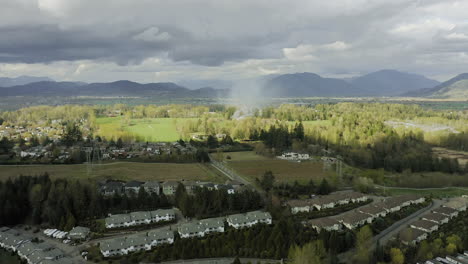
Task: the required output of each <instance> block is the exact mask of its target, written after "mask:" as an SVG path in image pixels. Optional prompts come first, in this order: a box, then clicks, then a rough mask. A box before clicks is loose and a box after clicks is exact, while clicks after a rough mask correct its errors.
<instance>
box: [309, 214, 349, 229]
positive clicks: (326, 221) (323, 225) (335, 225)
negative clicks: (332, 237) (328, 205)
mask: <svg viewBox="0 0 468 264" xmlns="http://www.w3.org/2000/svg"><path fill="white" fill-rule="evenodd" d="M305 224H306V225H308V226H310V227H312V228H313V229H315V230H316V231H317V232H320V231H321V230H322V229H324V230H327V231H338V230H341V228H342V224H341V223H340V222H339V221H338V220H336V219H334V218H331V217H322V218H317V219H312V220H309V221H307V222H306V223H305Z"/></svg>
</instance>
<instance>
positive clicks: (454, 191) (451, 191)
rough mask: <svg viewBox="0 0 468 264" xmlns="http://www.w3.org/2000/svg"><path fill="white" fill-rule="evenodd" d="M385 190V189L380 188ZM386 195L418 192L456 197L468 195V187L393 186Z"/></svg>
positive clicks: (420, 193)
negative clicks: (423, 188) (415, 187)
mask: <svg viewBox="0 0 468 264" xmlns="http://www.w3.org/2000/svg"><path fill="white" fill-rule="evenodd" d="M380 190H381V191H382V192H383V190H382V189H381V188H380ZM385 194H386V195H402V194H418V195H431V194H432V196H434V197H438V198H444V197H454V196H461V195H464V194H466V195H468V188H453V187H452V188H446V189H427V190H421V189H404V188H391V189H388V188H387V189H386V190H385Z"/></svg>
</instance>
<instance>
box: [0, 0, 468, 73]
mask: <svg viewBox="0 0 468 264" xmlns="http://www.w3.org/2000/svg"><path fill="white" fill-rule="evenodd" d="M467 10H468V0H463V1H452V0H440V1H436V0H419V1H418V0H329V1H323V0H302V1H294V0H284V1H282V0H235V1H234V0H229V1H228V0H210V1H209V0H165V1H159V0H0V76H8V77H14V76H19V75H34V76H49V77H52V78H54V79H56V80H77V81H85V82H95V81H114V80H119V79H129V80H133V81H139V82H159V81H174V82H178V81H182V80H197V79H222V80H236V79H247V78H254V77H258V76H261V75H267V74H279V73H292V72H305V71H308V72H315V73H318V74H321V75H323V76H334V77H349V76H353V75H357V74H364V73H368V72H372V71H375V70H379V69H398V70H402V71H408V72H413V73H419V74H424V75H426V76H430V77H432V78H436V79H439V80H445V79H447V78H450V77H453V76H454V75H456V74H458V73H461V72H467V71H468V15H467Z"/></svg>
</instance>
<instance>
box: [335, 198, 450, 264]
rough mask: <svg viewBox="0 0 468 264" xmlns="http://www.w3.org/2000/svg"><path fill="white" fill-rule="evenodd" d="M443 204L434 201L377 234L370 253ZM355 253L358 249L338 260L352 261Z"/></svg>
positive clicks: (345, 253)
mask: <svg viewBox="0 0 468 264" xmlns="http://www.w3.org/2000/svg"><path fill="white" fill-rule="evenodd" d="M442 204H443V201H442V200H435V199H434V200H432V203H431V204H430V205H428V206H426V207H424V208H421V209H419V210H418V211H416V212H414V213H412V214H411V215H409V216H407V217H405V218H403V219H401V220H399V221H397V222H395V223H393V225H391V226H389V227H388V228H386V229H385V230H383V231H382V232H380V233H379V234H377V235H376V236H374V237H373V238H372V241H370V245H369V251H372V250H374V249H375V247H376V245H377V242H380V245H382V246H383V245H385V243H387V242H388V240H390V239H391V238H392V237H394V236H396V235H397V234H398V232H400V231H401V230H403V229H404V228H406V227H407V226H408V224H409V223H411V222H413V221H416V220H418V218H419V217H420V216H421V215H423V214H425V213H428V212H430V211H431V210H433V209H435V208H437V207H440V206H441V205H442ZM355 253H356V248H352V249H350V250H348V251H346V252H343V253H341V254H339V256H338V258H339V259H340V260H341V261H344V260H350V259H352V257H353V256H354V255H355ZM344 262H346V261H344Z"/></svg>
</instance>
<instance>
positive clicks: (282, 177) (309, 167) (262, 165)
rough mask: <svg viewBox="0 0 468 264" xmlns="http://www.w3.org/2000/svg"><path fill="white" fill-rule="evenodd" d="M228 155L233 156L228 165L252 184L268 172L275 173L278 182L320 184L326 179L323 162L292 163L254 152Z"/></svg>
mask: <svg viewBox="0 0 468 264" xmlns="http://www.w3.org/2000/svg"><path fill="white" fill-rule="evenodd" d="M227 155H229V156H231V160H228V161H227V165H228V166H229V167H231V168H232V169H234V170H235V171H236V172H237V173H239V174H240V175H241V176H244V177H246V178H248V180H250V181H251V182H255V178H260V177H261V176H262V175H263V174H264V173H265V171H268V170H271V171H272V172H273V174H274V175H275V178H276V181H278V182H289V183H293V182H294V181H298V182H299V183H307V182H309V181H310V180H314V181H315V182H318V181H320V180H321V179H322V178H323V177H324V172H323V164H322V163H321V162H312V161H307V162H301V163H298V162H291V161H286V160H280V159H275V158H267V157H263V156H259V155H256V154H255V153H254V152H252V151H247V152H230V153H225V156H227Z"/></svg>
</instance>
